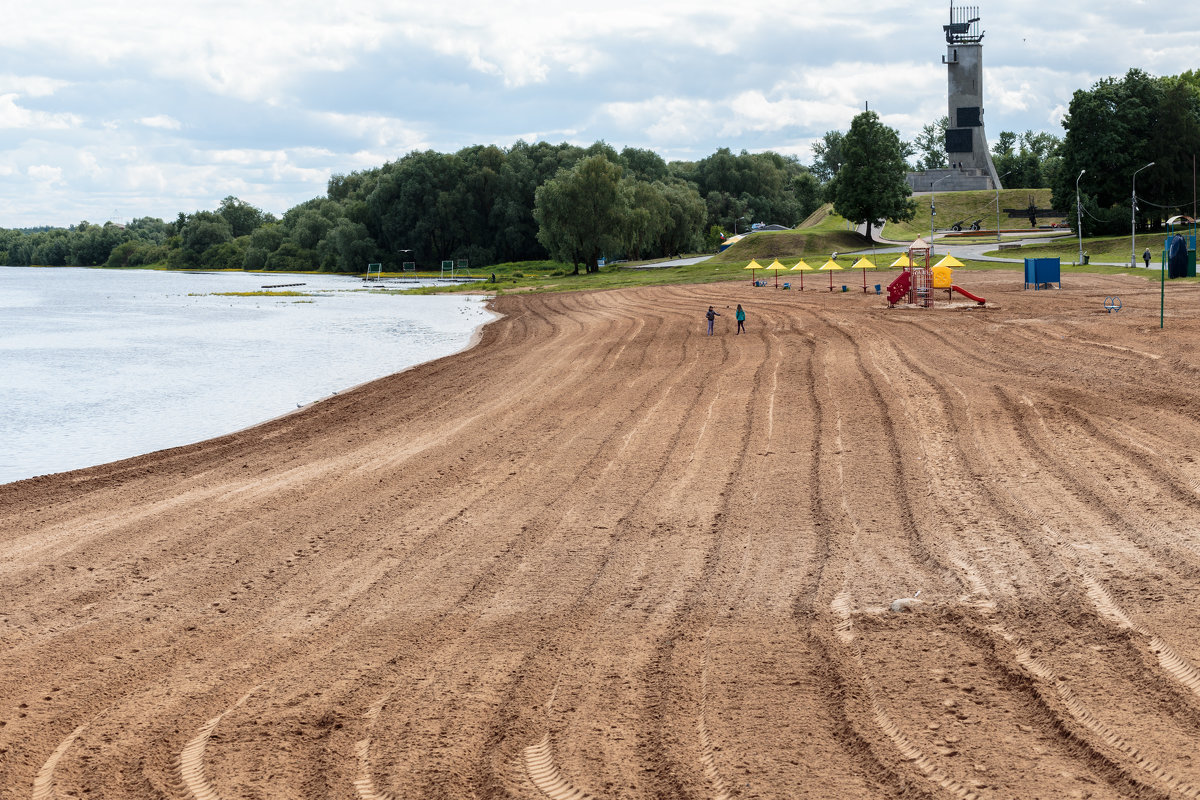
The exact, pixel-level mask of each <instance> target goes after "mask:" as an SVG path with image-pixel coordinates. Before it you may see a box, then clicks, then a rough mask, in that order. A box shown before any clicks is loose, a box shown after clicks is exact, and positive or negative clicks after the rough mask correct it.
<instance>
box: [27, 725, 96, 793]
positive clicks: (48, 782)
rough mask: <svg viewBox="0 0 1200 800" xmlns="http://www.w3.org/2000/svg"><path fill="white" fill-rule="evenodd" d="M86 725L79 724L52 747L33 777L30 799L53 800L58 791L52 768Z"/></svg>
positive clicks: (56, 765)
mask: <svg viewBox="0 0 1200 800" xmlns="http://www.w3.org/2000/svg"><path fill="white" fill-rule="evenodd" d="M86 727H87V725H86V724H84V725H80V726H79V727H78V728H76V729H75V730H73V731H71V733H70V735H68V736H67V738H65V739H63V740H62V742H61V743H60V744H59V745H58V747H56V748H54V752H53V753H51V754H50V758H48V759H46V763H45V764H42V768H41V769H39V770H38V772H37V776H36V777H34V779H33V794H32V795H31V800H55V798H57V797H58V793H57V792H56V791H55V790H54V770H55V768H56V767H58V762H59V761H60V760H62V757H63V756H64V755H65V754H66V752H67V750H69V749H70V748H71V745H73V744H74V743H75V740H76V739H78V738H79V735H80V734H81V733H83V730H84V728H86Z"/></svg>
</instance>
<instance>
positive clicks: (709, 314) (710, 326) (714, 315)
mask: <svg viewBox="0 0 1200 800" xmlns="http://www.w3.org/2000/svg"><path fill="white" fill-rule="evenodd" d="M719 316H721V315H720V314H718V313H717V312H716V311H713V307H712V306H709V307H708V311H707V312H705V314H704V318H705V319H706V320H708V335H709V336H712V335H713V333H712V331H713V320H715V319H716V318H717V317H719Z"/></svg>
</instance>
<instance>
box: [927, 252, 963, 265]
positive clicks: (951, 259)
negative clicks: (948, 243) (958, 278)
mask: <svg viewBox="0 0 1200 800" xmlns="http://www.w3.org/2000/svg"><path fill="white" fill-rule="evenodd" d="M934 266H937V267H961V266H965V265H964V264H963V263H962V262H961V261H959V260H958V259H957V258H955V257H954V256H952V255H950V254H949V253H947V254H946V257H945V258H943V259H942V260H941V261H939V262H938V263H937V264H935V265H934Z"/></svg>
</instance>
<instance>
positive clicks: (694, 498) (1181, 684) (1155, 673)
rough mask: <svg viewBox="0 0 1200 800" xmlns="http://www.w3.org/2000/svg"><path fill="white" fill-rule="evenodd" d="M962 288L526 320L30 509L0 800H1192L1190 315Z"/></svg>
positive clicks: (1098, 299)
mask: <svg viewBox="0 0 1200 800" xmlns="http://www.w3.org/2000/svg"><path fill="white" fill-rule="evenodd" d="M882 277H883V276H882V275H881V276H870V278H871V281H870V282H871V283H875V282H877V281H880V280H881V278H882ZM956 277H958V278H960V282H961V283H962V285H963V286H964V287H965V288H966V289H968V290H969V291H971V292H973V293H975V294H979V295H982V296H984V297H986V298H987V299H988V301H989V305H990V306H991V307H990V308H988V309H982V310H980V309H974V308H971V306H972V305H973V304H971V303H968V302H965V301H964V302H957V301H956V305H955V307H954V308H945V307H943V308H935V309H932V310H916V309H893V310H889V309H886V308H885V307H884V306H885V304H884V303H883V302H882V299H881V298H879V297H876V296H875V295H874V294H871V295H864V294H863V293H862V292H861V289H859V290H858V291H855V287H854V282H853V281H852V280H851V279H850V278H849V277H847V279H846V281H845V282H846V283H847V284H848V285H850V287H851V291H850V292H848V293H845V294H842V293H840V292H839V293H835V294H830V293H828V292H825V291H812V290H813V289H814V288H819V287H821V286H822V282H821V281H820V280H813V281H806V283H807V284H808V288H809V291H807V292H804V293H803V294H800V293H798V292H795V291H776V290H774V289H772V288H767V289H761V288H760V289H751V288H750V287H749V286H748V281H747V282H746V283H739V284H734V285H731V284H719V285H712V286H694V287H656V288H646V289H630V290H621V291H613V292H599V293H581V294H561V295H522V296H515V297H504V298H501V299H500V300H498V301H497V302H496V307H497V310H498V311H500V312H502V313H503V314H505V317H504V318H503V319H502V320H500V321H498V322H495V323H492V324H491V325H489V326H488V327H487V328H485V329H484V331H483V335H482V337H481V341H480V343H479V344H478V346H476V347H474V348H473V349H471V350H469V351H466V352H463V353H460V354H457V355H455V356H452V357H450V358H446V359H442V360H440V361H437V362H434V363H431V364H426V365H423V366H420V367H417V368H415V369H412V370H409V371H407V372H404V373H402V374H399V375H395V376H392V377H389V378H385V379H383V380H379V381H375V382H372V383H370V384H367V385H365V386H363V387H360V388H358V389H356V390H354V391H352V392H348V393H343V394H340V395H338V396H336V397H333V398H331V399H329V400H327V401H323V402H321V403H319V404H316V405H314V406H313V407H311V408H308V409H306V410H304V411H303V412H301V413H297V414H294V415H290V416H288V417H285V418H281V419H278V420H274V421H272V422H270V423H267V424H264V425H261V426H258V427H255V428H252V429H249V430H246V431H242V432H239V433H237V434H234V435H231V436H227V437H223V438H220V439H214V440H211V441H208V442H203V443H200V444H197V445H192V446H188V447H183V448H178V449H174V450H169V451H164V452H161V453H155V454H150V455H147V456H143V457H140V458H136V459H131V460H127V461H123V462H118V463H115V464H110V465H106V466H102V467H96V468H92V469H87V470H81V471H78V472H72V473H65V474H62V475H56V476H50V477H46V478H39V479H34V480H30V481H23V482H19V483H14V484H8V485H5V486H3V487H0V798H5V799H6V800H7V798H28V797H32V798H35V800H50V799H51V798H66V797H91V798H132V799H134V800H140V799H141V798H197V800H211V799H212V798H224V799H225V800H234V799H235V798H281V799H282V798H346V799H350V800H353V799H355V798H357V800H398V799H399V798H408V797H445V798H471V797H481V798H482V797H488V798H499V797H517V798H555V799H556V800H563V799H565V798H582V797H595V798H608V797H621V798H676V797H680V798H743V797H746V798H748V797H759V798H798V797H812V798H893V797H925V796H927V797H960V798H968V797H980V798H991V797H995V798H1011V797H1022V798H1032V797H1047V798H1051V797H1053V798H1064V797H1081V798H1082V797H1096V798H1115V797H1131V796H1132V797H1176V796H1179V797H1195V796H1197V793H1198V792H1197V787H1200V759H1198V758H1197V757H1196V754H1197V748H1196V742H1197V741H1200V671H1198V669H1197V667H1198V666H1200V626H1197V625H1196V624H1195V621H1196V620H1197V618H1198V617H1200V465H1198V464H1197V463H1196V458H1197V455H1198V454H1200V410H1198V405H1197V400H1198V399H1200V398H1198V397H1197V391H1196V385H1197V379H1198V377H1200V356H1198V355H1197V352H1196V347H1195V343H1196V342H1197V341H1198V340H1200V288H1198V287H1195V286H1171V287H1168V299H1169V309H1168V318H1167V327H1166V329H1165V330H1163V331H1160V330H1159V328H1158V285H1157V284H1151V283H1148V282H1146V281H1144V280H1142V279H1140V278H1136V277H1125V276H1115V277H1099V276H1088V277H1070V276H1069V277H1068V279H1067V281H1066V283H1065V288H1064V289H1062V290H1061V291H1056V290H1052V291H1039V292H1034V291H1022V289H1021V283H1020V275H1019V274H1017V273H1013V272H989V273H984V272H960V273H958V275H957V276H956ZM839 283H840V282H839ZM1112 294H1118V295H1120V296H1121V299H1122V302H1123V306H1124V307H1123V310H1122V311H1121V312H1120V313H1119V314H1111V315H1110V314H1107V313H1105V312H1104V309H1103V301H1104V297H1105V296H1106V295H1112ZM961 299H962V298H957V300H961ZM737 303H742V304H743V305H744V306H745V307H746V308H747V312H748V315H749V318H748V323H747V325H748V328H749V333H748V334H746V335H744V336H735V335H734V333H733V331H734V327H735V323H734V321H733V313H732V311H733V306H734V305H735V304H737ZM709 304H712V305H715V306H717V310H718V311H721V312H722V314H723V316H722V317H720V318H719V319H718V321H717V330H718V335H717V336H714V337H711V338H710V337H707V336H705V335H704V320H703V316H702V314H703V311H704V309H705V308H706V307H707V306H708V305H709ZM942 305H943V306H944V305H945V303H944V301H943V303H942ZM918 593H919V594H918ZM893 607H894V608H896V609H897V610H896V611H892V610H890V609H891V608H893Z"/></svg>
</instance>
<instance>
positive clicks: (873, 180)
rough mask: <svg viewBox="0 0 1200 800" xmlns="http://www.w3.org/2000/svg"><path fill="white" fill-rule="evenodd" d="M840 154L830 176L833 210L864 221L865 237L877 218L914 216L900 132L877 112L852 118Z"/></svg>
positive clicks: (891, 220) (903, 218) (907, 217)
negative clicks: (840, 161)
mask: <svg viewBox="0 0 1200 800" xmlns="http://www.w3.org/2000/svg"><path fill="white" fill-rule="evenodd" d="M842 156H843V158H844V162H843V164H842V167H841V169H839V170H838V173H837V177H836V178H834V179H833V191H832V196H833V209H834V211H836V212H837V213H838V214H840V215H841V216H843V217H845V218H846V219H848V220H854V221H856V222H865V223H866V224H867V238H868V239H870V238H872V236H871V228H872V226H873V225H874V224H875V222H876V221H877V220H881V219H886V220H888V221H890V222H904V221H907V220H910V219H912V218H913V217H914V216H915V215H916V213H917V204H916V203H914V202H913V201H912V200H910V199H909V198H910V197H911V195H912V189H910V188H909V186H908V181H907V180H905V177H906V176H907V174H908V164H907V163H906V162H905V160H904V148H903V146H902V145H901V142H900V134H898V133H897V132H896V131H895V130H894V129H892V128H889V127H888V126H886V125H884V124H883V123H882V122H880V120H879V115H878V114H876V113H875V112H874V111H864V112H862V113H861V114H859V115H858V116H856V117H855V118H854V120H853V122H851V123H850V131H849V132H848V133H847V134H846V136H845V138H844V139H843V141H842Z"/></svg>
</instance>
